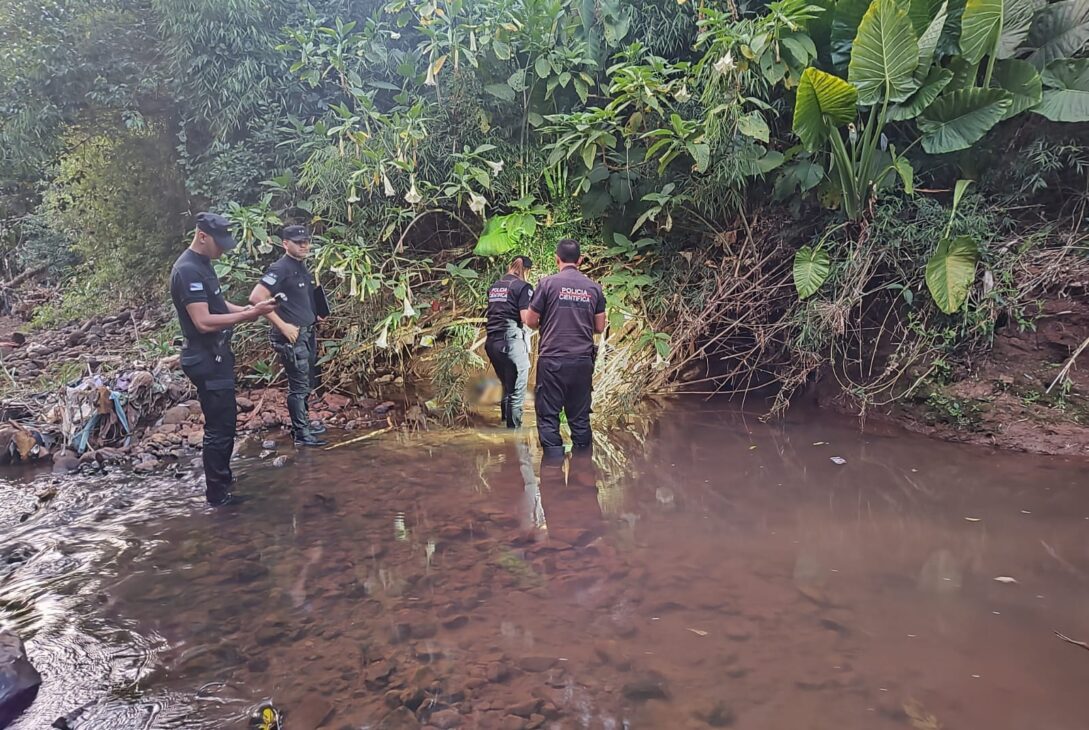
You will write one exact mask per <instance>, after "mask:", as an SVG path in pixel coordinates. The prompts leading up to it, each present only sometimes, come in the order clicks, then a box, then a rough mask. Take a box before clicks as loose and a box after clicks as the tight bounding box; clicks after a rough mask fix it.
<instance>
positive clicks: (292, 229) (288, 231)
mask: <svg viewBox="0 0 1089 730" xmlns="http://www.w3.org/2000/svg"><path fill="white" fill-rule="evenodd" d="M280 238H282V239H284V240H285V241H296V242H298V241H309V240H310V231H308V230H306V226H284V230H283V231H281V232H280Z"/></svg>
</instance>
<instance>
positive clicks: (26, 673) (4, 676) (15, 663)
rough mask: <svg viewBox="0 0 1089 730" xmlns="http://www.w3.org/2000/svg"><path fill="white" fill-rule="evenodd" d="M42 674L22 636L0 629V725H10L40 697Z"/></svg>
mask: <svg viewBox="0 0 1089 730" xmlns="http://www.w3.org/2000/svg"><path fill="white" fill-rule="evenodd" d="M41 684H42V676H41V675H40V674H38V670H36V669H35V668H34V667H33V666H32V665H31V664H30V660H29V659H27V656H26V649H25V648H24V647H23V642H22V641H21V640H20V639H19V637H18V636H15V635H14V634H8V633H3V632H0V727H7V725H8V723H10V722H11V721H12V720H14V719H15V718H16V717H18V716H19V714H20V713H22V711H23V710H25V709H26V708H28V707H30V705H31V703H33V702H34V698H35V697H37V696H38V687H40V686H41Z"/></svg>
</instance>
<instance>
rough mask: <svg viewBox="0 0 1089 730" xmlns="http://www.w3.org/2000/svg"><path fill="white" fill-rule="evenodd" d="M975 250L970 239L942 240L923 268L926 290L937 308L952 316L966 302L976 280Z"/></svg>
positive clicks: (977, 252) (965, 237) (976, 260)
mask: <svg viewBox="0 0 1089 730" xmlns="http://www.w3.org/2000/svg"><path fill="white" fill-rule="evenodd" d="M978 261H979V247H978V246H976V242H975V241H973V240H972V238H971V237H970V236H957V237H956V238H943V239H942V240H941V241H940V242H939V243H938V248H937V249H935V251H934V255H933V256H931V257H930V261H928V262H927V264H926V286H927V288H928V289H929V290H930V296H932V297H934V301H935V303H937V305H938V308H939V309H941V310H942V311H943V312H945V313H946V314H953V313H954V312H956V311H957V310H958V309H960V308H961V306H963V304H964V300H965V299H967V298H968V289H969V288H970V287H971V286H972V281H973V280H974V279H975V278H976V263H977V262H978Z"/></svg>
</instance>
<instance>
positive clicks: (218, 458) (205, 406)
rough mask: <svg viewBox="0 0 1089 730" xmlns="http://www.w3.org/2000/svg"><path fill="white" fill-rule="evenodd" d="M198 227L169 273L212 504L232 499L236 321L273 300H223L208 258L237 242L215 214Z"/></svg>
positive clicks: (204, 216)
mask: <svg viewBox="0 0 1089 730" xmlns="http://www.w3.org/2000/svg"><path fill="white" fill-rule="evenodd" d="M196 224H197V230H196V233H195V234H194V235H193V242H192V243H191V244H190V245H189V248H188V249H186V250H185V251H184V252H183V253H182V255H181V256H179V257H178V260H177V261H176V262H175V263H174V268H173V269H172V270H171V272H170V298H171V299H172V300H173V301H174V308H175V309H176V310H177V312H178V320H179V322H180V323H181V330H182V335H183V336H184V340H183V342H182V352H181V366H182V370H183V371H184V372H185V374H186V376H187V377H188V378H189V379H190V380H191V381H193V385H195V386H196V388H197V395H198V397H199V398H200V407H201V410H202V411H203V412H204V451H203V454H202V456H203V459H204V480H205V495H206V496H207V498H208V502H209V503H210V504H214V505H218V504H224V503H226V502H228V501H230V499H231V492H230V488H231V482H232V481H233V479H234V477H233V475H232V474H231V453H232V452H233V451H234V436H235V419H236V415H237V406H236V404H235V398H234V353H233V352H231V334H232V332H233V327H234V325H236V324H238V323H239V322H248V321H251V320H255V319H257V318H258V317H261V316H263V315H266V314H269V313H270V312H272V311H274V310H275V308H276V303H275V302H274V301H263V302H259V303H257V304H254V305H250V306H246V307H240V306H238V305H237V304H231V303H230V302H228V301H227V300H226V299H224V298H223V289H222V287H221V286H220V284H219V277H217V276H216V272H215V269H213V268H212V261H213V260H214V259H217V258H219V257H220V256H222V255H223V253H224V252H225V251H230V250H231V249H233V248H234V247H235V245H236V243H235V240H234V238H233V237H232V236H231V231H230V222H229V221H228V220H227V219H226V218H224V217H223V216H221V215H216V214H215V213H200V214H198V215H197V217H196Z"/></svg>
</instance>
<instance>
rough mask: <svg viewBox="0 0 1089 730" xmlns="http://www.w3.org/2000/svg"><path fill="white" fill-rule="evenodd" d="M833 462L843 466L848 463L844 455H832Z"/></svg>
mask: <svg viewBox="0 0 1089 730" xmlns="http://www.w3.org/2000/svg"><path fill="white" fill-rule="evenodd" d="M832 463H833V464H836V465H838V466H843V465H844V464H846V463H847V460H846V459H844V458H843V457H842V456H833V457H832Z"/></svg>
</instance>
